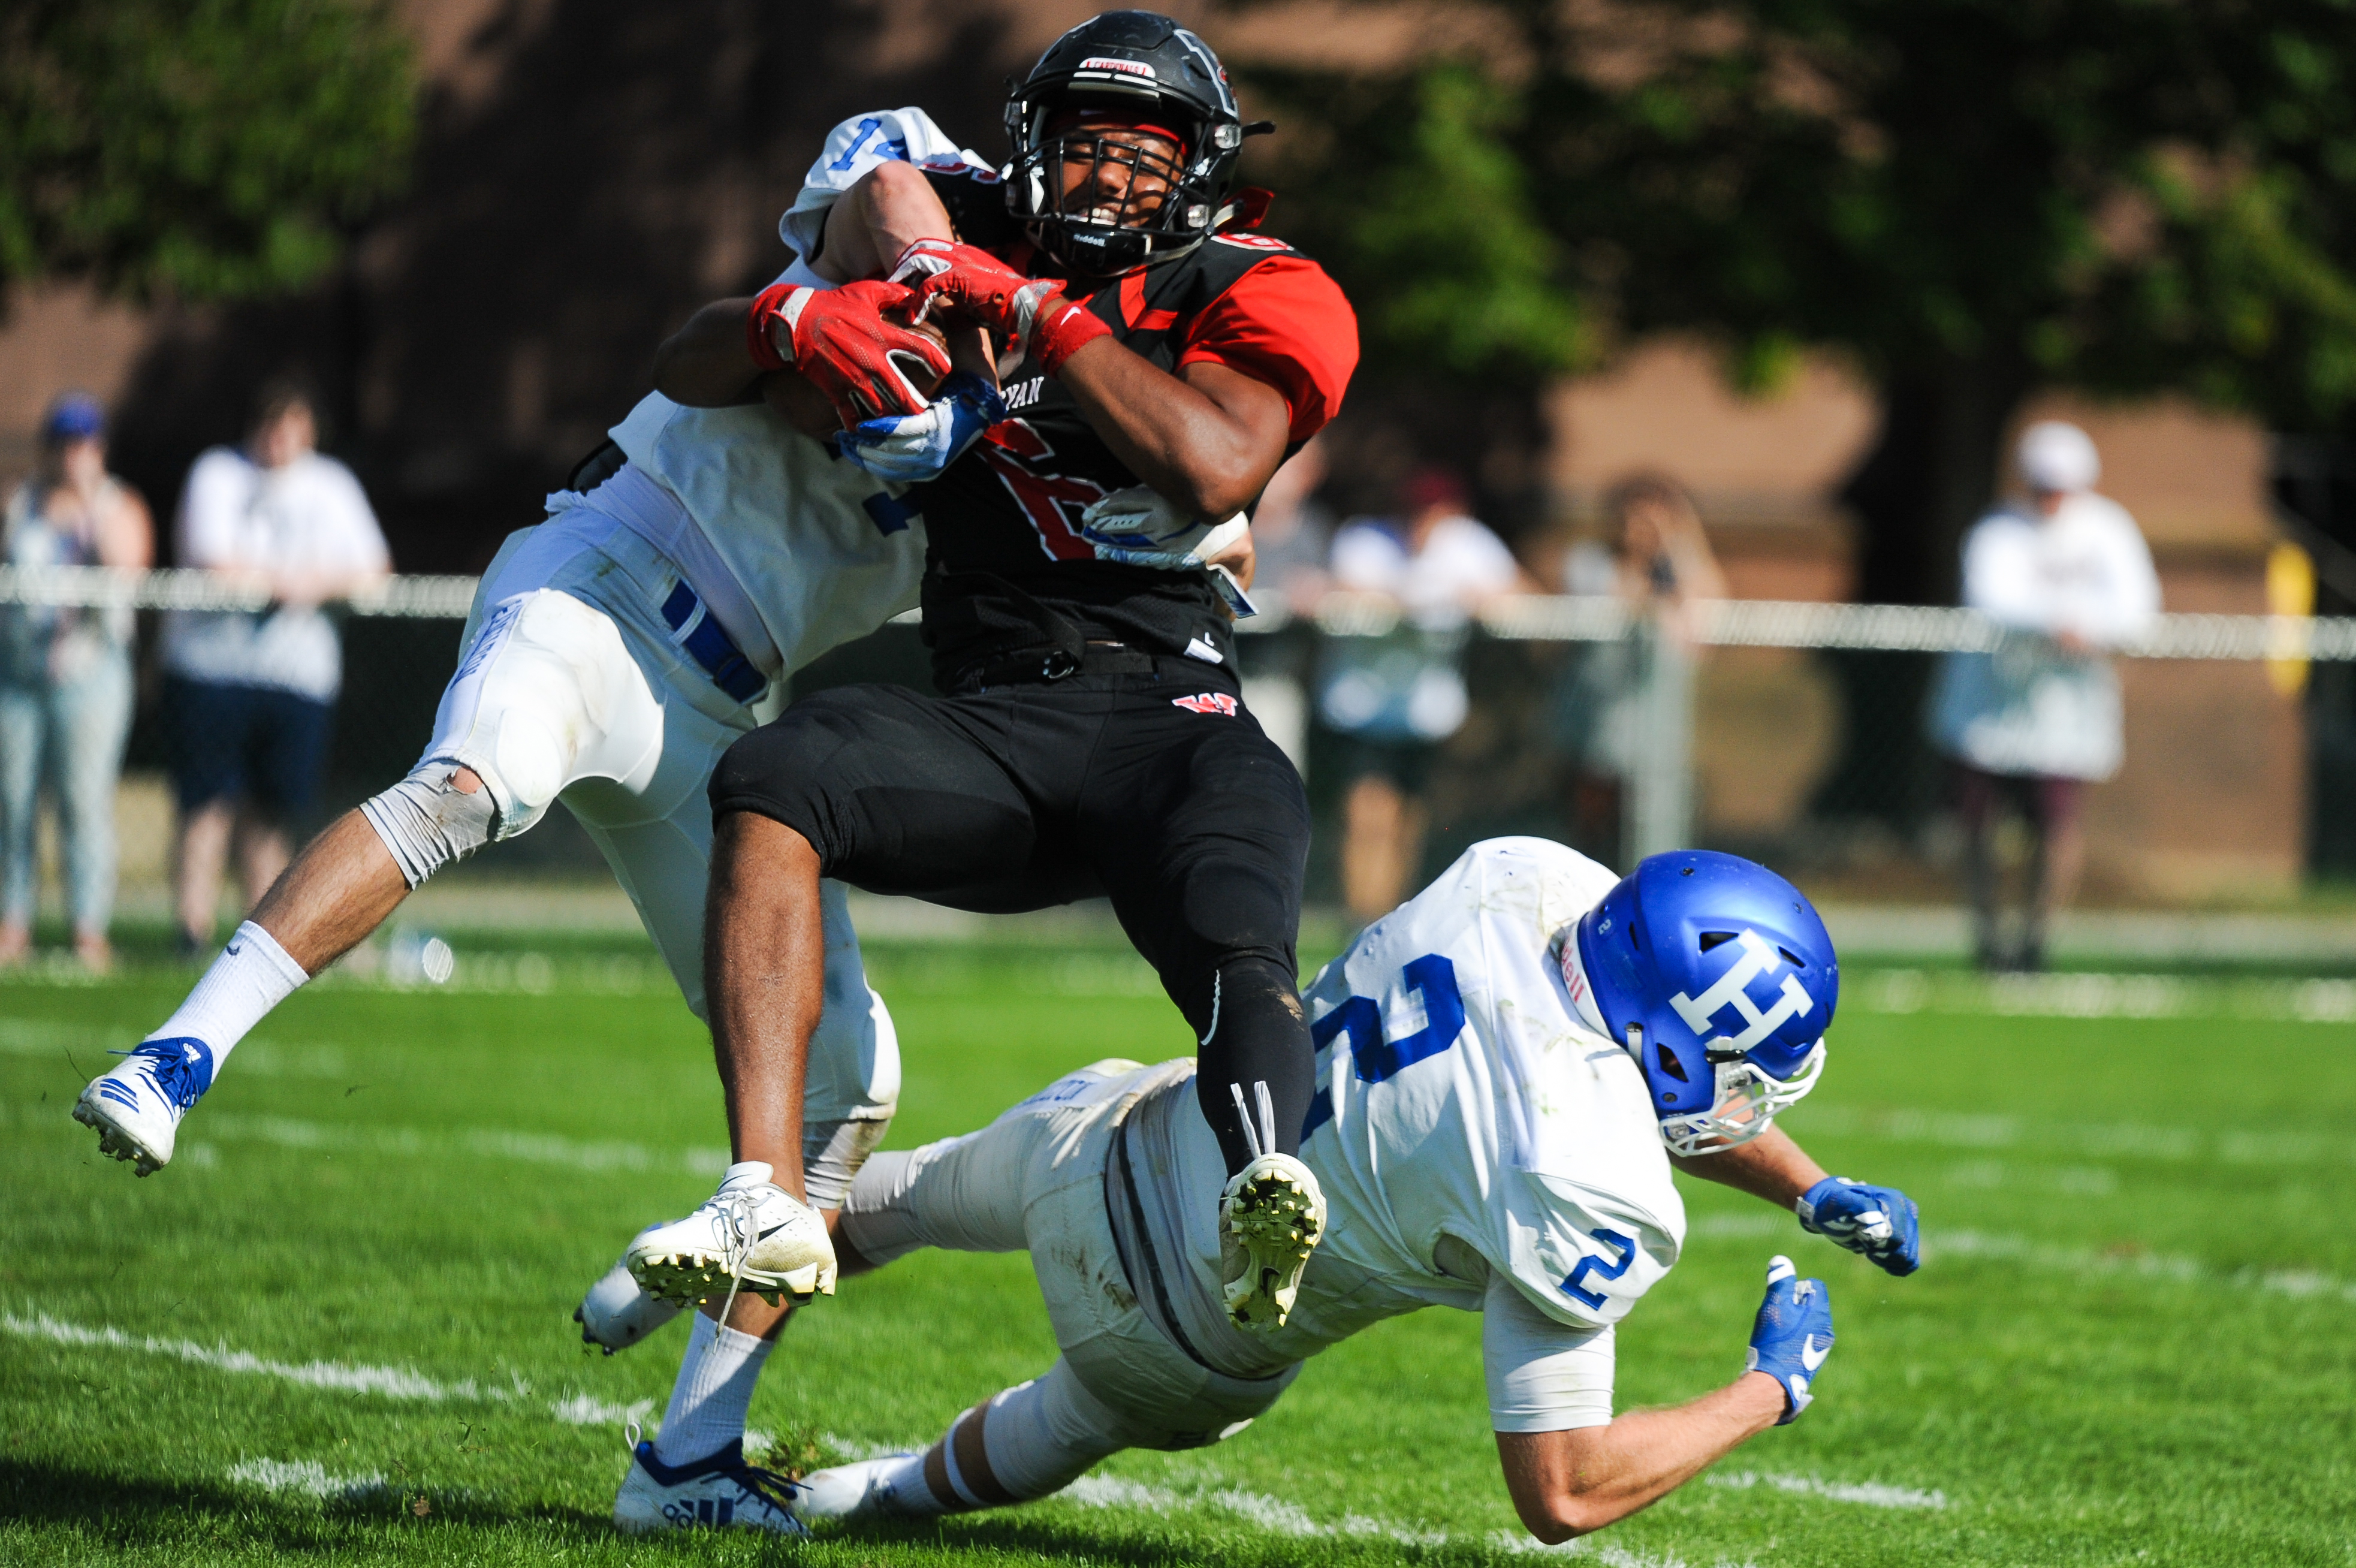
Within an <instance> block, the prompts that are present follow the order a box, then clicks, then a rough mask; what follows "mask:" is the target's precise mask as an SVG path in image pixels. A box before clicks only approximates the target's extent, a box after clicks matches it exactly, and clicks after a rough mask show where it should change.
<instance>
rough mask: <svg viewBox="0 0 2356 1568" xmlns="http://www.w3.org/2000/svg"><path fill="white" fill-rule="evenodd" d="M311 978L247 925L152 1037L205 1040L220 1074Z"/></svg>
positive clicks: (261, 932)
mask: <svg viewBox="0 0 2356 1568" xmlns="http://www.w3.org/2000/svg"><path fill="white" fill-rule="evenodd" d="M310 978H311V977H310V976H309V975H307V974H305V973H304V972H303V966H302V965H301V964H299V963H296V962H295V961H294V960H293V959H291V958H288V957H287V956H286V950H285V949H284V948H282V947H280V946H279V945H278V940H277V939H276V938H274V937H273V936H272V935H271V934H270V933H269V932H268V931H265V930H263V929H262V928H261V927H260V926H257V925H255V924H254V923H253V922H252V920H248V921H246V922H245V923H244V924H243V925H241V926H240V927H238V929H237V934H236V935H235V936H233V937H231V938H230V940H229V946H228V947H227V948H225V949H223V950H222V951H221V955H220V957H219V958H217V959H215V960H213V966H212V967H211V968H210V969H209V970H207V971H205V977H204V978H203V979H202V980H199V981H198V982H197V988H196V989H195V990H194V991H191V992H189V993H188V996H187V1001H185V1002H183V1003H181V1004H180V1009H179V1011H178V1012H177V1013H175V1014H173V1015H171V1016H170V1017H169V1018H166V1019H165V1020H164V1026H163V1027H162V1028H160V1029H157V1030H156V1031H155V1032H154V1033H153V1034H151V1035H149V1036H147V1037H148V1038H149V1039H151V1040H172V1039H179V1038H182V1037H184V1036H192V1037H194V1038H196V1039H199V1040H202V1041H203V1042H204V1043H205V1044H206V1045H207V1046H208V1047H210V1048H211V1050H212V1053H213V1071H214V1072H216V1073H218V1072H220V1069H221V1064H222V1063H223V1062H225V1061H227V1060H228V1059H229V1054H230V1052H231V1051H233V1050H235V1049H236V1048H237V1043H238V1042H239V1041H240V1040H241V1039H243V1038H245V1036H246V1031H248V1030H249V1029H252V1027H253V1026H255V1025H256V1024H259V1023H261V1022H262V1019H263V1017H265V1016H266V1015H268V1014H269V1012H270V1010H271V1009H272V1008H273V1007H275V1006H277V1005H278V1004H280V1003H281V1002H284V1001H285V1000H286V999H287V998H288V997H289V996H292V995H293V994H294V993H295V987H296V986H298V985H301V984H302V983H304V982H305V981H306V980H308V979H310Z"/></svg>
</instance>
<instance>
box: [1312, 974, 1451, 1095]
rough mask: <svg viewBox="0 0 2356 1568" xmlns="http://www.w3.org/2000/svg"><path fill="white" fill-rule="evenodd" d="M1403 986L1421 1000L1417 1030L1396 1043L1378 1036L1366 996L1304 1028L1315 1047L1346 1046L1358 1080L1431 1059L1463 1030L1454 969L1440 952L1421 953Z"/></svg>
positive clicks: (1377, 1014)
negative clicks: (1343, 1041) (1339, 1039)
mask: <svg viewBox="0 0 2356 1568" xmlns="http://www.w3.org/2000/svg"><path fill="white" fill-rule="evenodd" d="M1406 978H1407V987H1408V990H1409V991H1414V992H1419V993H1421V994H1422V996H1423V1027H1422V1028H1420V1029H1418V1030H1417V1031H1416V1032H1415V1033H1414V1034H1412V1035H1402V1036H1399V1037H1398V1039H1396V1040H1386V1039H1385V1038H1383V1014H1382V1009H1381V1008H1380V1007H1378V1006H1376V1004H1375V1000H1374V998H1373V997H1371V996H1353V997H1351V998H1349V999H1348V1000H1347V1001H1345V1002H1344V1003H1343V1004H1341V1005H1340V1006H1339V1007H1336V1008H1334V1009H1333V1011H1332V1012H1331V1013H1328V1014H1326V1015H1325V1016H1323V1018H1320V1019H1318V1020H1317V1022H1315V1023H1314V1024H1312V1025H1311V1026H1309V1038H1310V1039H1311V1041H1312V1042H1313V1043H1314V1044H1315V1046H1316V1047H1318V1048H1319V1049H1321V1050H1322V1049H1323V1048H1324V1047H1326V1046H1327V1045H1329V1044H1331V1043H1332V1042H1333V1036H1336V1035H1340V1036H1344V1037H1345V1038H1347V1039H1348V1040H1349V1042H1350V1057H1351V1059H1352V1060H1353V1061H1355V1063H1356V1064H1357V1070H1358V1076H1359V1077H1360V1078H1362V1079H1365V1080H1366V1081H1367V1082H1368V1083H1380V1082H1382V1081H1383V1079H1387V1078H1389V1077H1391V1076H1392V1075H1393V1074H1395V1073H1397V1072H1398V1071H1399V1070H1400V1069H1404V1068H1410V1067H1413V1066H1414V1065H1415V1064H1416V1063H1418V1062H1419V1061H1421V1060H1422V1059H1423V1058H1426V1057H1436V1056H1438V1055H1439V1054H1440V1052H1442V1051H1444V1050H1446V1049H1447V1048H1448V1047H1451V1046H1452V1045H1454V1044H1455V1043H1456V1036H1459V1035H1461V1034H1462V1033H1463V1032H1464V998H1463V996H1462V993H1459V992H1458V991H1457V989H1456V966H1455V965H1454V964H1452V963H1451V962H1449V961H1448V960H1447V958H1446V957H1444V956H1443V955H1441V954H1440V953H1436V952H1435V953H1426V954H1424V955H1423V956H1422V957H1421V958H1419V959H1417V960H1416V961H1414V962H1412V963H1410V964H1408V966H1407V971H1406Z"/></svg>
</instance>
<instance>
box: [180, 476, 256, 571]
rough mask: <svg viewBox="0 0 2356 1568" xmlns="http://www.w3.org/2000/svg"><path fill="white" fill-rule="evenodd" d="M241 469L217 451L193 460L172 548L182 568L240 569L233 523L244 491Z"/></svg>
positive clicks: (234, 524) (236, 520) (239, 512)
mask: <svg viewBox="0 0 2356 1568" xmlns="http://www.w3.org/2000/svg"><path fill="white" fill-rule="evenodd" d="M248 488H249V487H248V484H247V483H246V476H245V473H244V470H243V466H242V464H241V462H240V460H239V459H238V458H237V457H236V456H234V455H233V454H230V453H227V452H224V451H221V450H219V449H216V450H214V451H210V452H208V453H206V454H205V455H204V456H201V457H198V459H197V463H196V467H193V468H191V469H189V470H188V482H187V488H186V489H184V490H183V491H182V492H181V496H180V517H179V524H178V527H177V529H176V530H175V531H174V532H175V538H174V540H173V544H174V547H175V553H176V554H177V556H178V558H179V560H178V564H180V565H183V566H211V567H218V566H241V565H244V564H246V563H244V562H242V561H241V560H239V559H238V549H237V543H238V541H237V523H238V518H239V517H240V515H241V513H242V512H243V511H244V510H245V502H246V491H247V489H248Z"/></svg>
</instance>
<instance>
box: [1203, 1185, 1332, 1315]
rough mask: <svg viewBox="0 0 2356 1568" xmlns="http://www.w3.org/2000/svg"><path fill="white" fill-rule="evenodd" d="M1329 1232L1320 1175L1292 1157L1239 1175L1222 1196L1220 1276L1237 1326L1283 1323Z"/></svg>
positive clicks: (1220, 1196) (1220, 1212) (1220, 1209)
mask: <svg viewBox="0 0 2356 1568" xmlns="http://www.w3.org/2000/svg"><path fill="white" fill-rule="evenodd" d="M1324 1233H1325V1195H1324V1193H1323V1192H1322V1191H1321V1190H1319V1188H1318V1186H1317V1176H1316V1173H1315V1172H1313V1171H1312V1170H1311V1169H1310V1168H1309V1167H1308V1166H1307V1165H1302V1164H1301V1162H1300V1161H1299V1160H1297V1159H1295V1158H1293V1157H1292V1156H1291V1155H1261V1156H1260V1157H1259V1158H1258V1159H1256V1160H1254V1161H1252V1163H1251V1164H1249V1165H1246V1166H1245V1167H1244V1168H1243V1169H1242V1170H1240V1171H1237V1173H1236V1174H1235V1176H1234V1177H1233V1178H1232V1179H1231V1180H1229V1181H1228V1183H1227V1186H1226V1191H1224V1192H1222V1193H1220V1194H1219V1277H1220V1279H1221V1280H1222V1281H1223V1282H1224V1284H1223V1286H1222V1294H1224V1296H1225V1297H1226V1307H1227V1316H1229V1317H1230V1318H1232V1319H1234V1320H1235V1322H1236V1325H1237V1326H1238V1327H1242V1328H1248V1329H1251V1330H1254V1331H1256V1332H1258V1333H1261V1334H1268V1333H1273V1332H1274V1331H1275V1330H1277V1329H1279V1328H1281V1327H1283V1326H1284V1320H1285V1319H1286V1318H1287V1317H1289V1316H1291V1313H1292V1303H1293V1299H1294V1297H1296V1296H1297V1295H1299V1294H1300V1292H1301V1271H1302V1270H1303V1269H1305V1268H1307V1267H1308V1265H1309V1254H1310V1253H1312V1252H1313V1251H1316V1250H1317V1242H1318V1240H1319V1239H1320V1238H1321V1237H1323V1235H1324Z"/></svg>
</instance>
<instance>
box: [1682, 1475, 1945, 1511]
mask: <svg viewBox="0 0 2356 1568" xmlns="http://www.w3.org/2000/svg"><path fill="white" fill-rule="evenodd" d="M1708 1484H1709V1485H1710V1486H1713V1487H1735V1488H1737V1489H1747V1488H1749V1487H1758V1486H1768V1487H1774V1488H1775V1489H1776V1490H1777V1491H1779V1492H1798V1493H1800V1494H1802V1495H1804V1496H1806V1497H1813V1498H1830V1499H1831V1500H1833V1501H1834V1502H1837V1503H1862V1504H1864V1505H1865V1506H1866V1507H1867V1508H1876V1509H1944V1508H1945V1507H1946V1506H1947V1494H1946V1493H1944V1492H1938V1491H1932V1492H1925V1491H1921V1490H1918V1489H1917V1488H1915V1487H1886V1486H1883V1485H1882V1484H1881V1483H1879V1481H1867V1482H1863V1483H1856V1482H1848V1481H1826V1480H1823V1479H1820V1478H1819V1477H1815V1476H1772V1475H1762V1474H1761V1473H1760V1472H1758V1471H1756V1470H1729V1471H1726V1472H1723V1473H1714V1474H1712V1475H1711V1476H1710V1477H1708Z"/></svg>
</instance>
